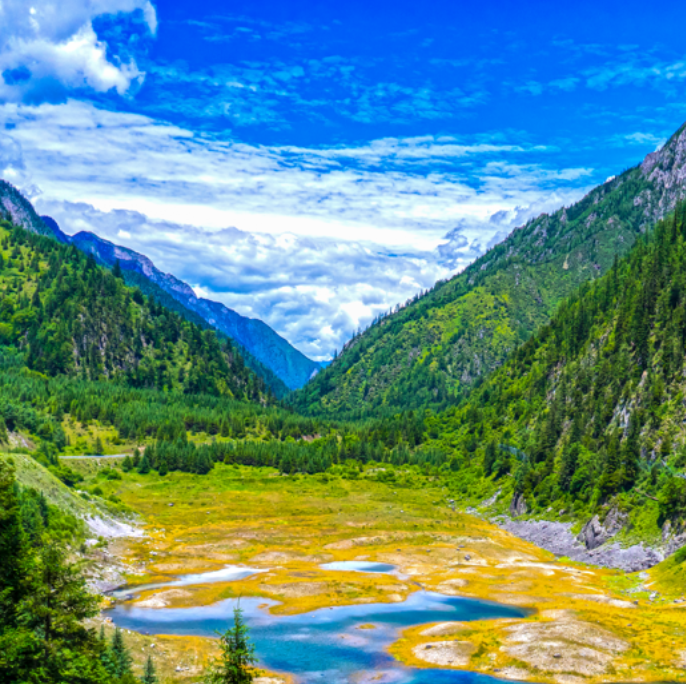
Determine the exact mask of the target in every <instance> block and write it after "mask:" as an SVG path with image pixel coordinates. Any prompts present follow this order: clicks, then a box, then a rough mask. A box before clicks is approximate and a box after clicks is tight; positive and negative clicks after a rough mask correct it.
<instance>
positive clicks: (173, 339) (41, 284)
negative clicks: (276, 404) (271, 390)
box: [0, 222, 268, 401]
mask: <svg viewBox="0 0 686 684" xmlns="http://www.w3.org/2000/svg"><path fill="white" fill-rule="evenodd" d="M0 288H1V294H2V299H1V301H0V344H4V345H10V346H13V347H15V348H17V349H19V350H21V351H23V352H24V354H25V357H26V365H27V367H28V368H30V369H32V370H34V371H38V372H40V373H44V374H46V375H50V376H54V375H59V374H64V375H69V376H73V377H79V378H83V379H87V380H104V379H107V380H110V381H115V382H120V383H123V384H125V385H128V386H130V387H140V388H144V387H149V388H150V387H154V388H157V389H159V390H167V391H179V392H182V393H186V394H191V393H197V392H204V393H208V394H212V395H217V396H229V397H235V398H238V399H249V400H253V401H260V400H266V399H267V396H268V391H267V388H266V386H265V383H264V381H263V380H261V379H260V378H258V377H257V376H256V375H255V374H254V373H253V372H252V371H250V370H249V369H248V368H246V366H245V364H244V362H243V359H242V358H241V356H240V354H239V353H238V352H237V351H236V350H235V349H234V348H233V347H232V345H231V343H230V341H229V340H228V339H223V340H220V339H219V338H218V337H217V335H216V334H215V333H214V332H213V331H211V330H202V329H201V328H200V327H198V326H197V325H194V324H192V323H189V322H188V321H186V320H184V319H183V318H181V316H179V315H177V314H175V313H174V312H171V311H169V310H167V309H165V308H164V307H163V306H161V305H160V304H159V303H157V302H156V301H155V300H154V299H153V298H148V297H145V296H144V295H143V294H142V292H141V291H140V290H139V289H137V288H131V287H128V286H127V285H126V284H125V283H124V281H123V280H122V278H121V275H120V274H117V273H112V272H109V271H107V270H106V269H104V268H102V267H100V266H97V265H96V263H95V261H94V260H93V259H92V257H91V258H88V257H86V256H85V255H83V254H82V253H81V252H79V251H78V250H77V249H76V248H75V247H70V246H65V245H61V244H59V243H57V242H55V241H54V240H52V239H50V238H48V237H43V236H40V235H35V234H33V233H29V232H27V231H25V230H23V229H21V228H16V227H13V226H11V224H9V223H7V222H4V223H2V224H1V225H0Z"/></svg>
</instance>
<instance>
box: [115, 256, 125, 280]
mask: <svg viewBox="0 0 686 684" xmlns="http://www.w3.org/2000/svg"><path fill="white" fill-rule="evenodd" d="M112 275H113V276H114V277H115V278H119V279H120V280H121V279H122V278H123V277H124V276H123V274H122V272H121V264H120V263H119V259H117V260H116V261H115V262H114V266H113V267H112Z"/></svg>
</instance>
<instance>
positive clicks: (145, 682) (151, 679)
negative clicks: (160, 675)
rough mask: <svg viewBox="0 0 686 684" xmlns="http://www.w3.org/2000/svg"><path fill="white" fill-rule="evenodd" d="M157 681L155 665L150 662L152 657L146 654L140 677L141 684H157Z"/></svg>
mask: <svg viewBox="0 0 686 684" xmlns="http://www.w3.org/2000/svg"><path fill="white" fill-rule="evenodd" d="M157 682H158V679H157V673H156V672H155V665H154V664H153V662H152V657H151V656H150V654H148V659H147V660H146V661H145V668H144V669H143V676H142V677H141V684H157Z"/></svg>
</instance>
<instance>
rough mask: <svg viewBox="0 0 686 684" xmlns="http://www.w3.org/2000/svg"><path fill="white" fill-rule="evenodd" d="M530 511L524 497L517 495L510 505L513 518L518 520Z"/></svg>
mask: <svg viewBox="0 0 686 684" xmlns="http://www.w3.org/2000/svg"><path fill="white" fill-rule="evenodd" d="M528 510H529V509H528V508H527V505H526V500H525V499H524V496H523V495H522V494H517V493H515V494H514V496H513V497H512V502H511V503H510V515H511V516H512V517H513V518H518V517H519V516H520V515H525V514H526V512H527V511H528Z"/></svg>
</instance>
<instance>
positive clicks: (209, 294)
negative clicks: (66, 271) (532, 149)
mask: <svg viewBox="0 0 686 684" xmlns="http://www.w3.org/2000/svg"><path fill="white" fill-rule="evenodd" d="M37 206H38V208H39V210H40V211H41V212H42V213H47V214H49V215H51V216H52V217H53V218H55V219H56V220H57V222H58V223H59V224H60V227H61V228H62V229H63V230H64V231H65V232H67V233H69V234H73V233H76V232H78V231H81V230H88V231H91V232H95V233H97V234H98V235H100V236H101V237H104V238H105V239H108V240H111V241H112V242H115V243H117V244H123V245H125V246H127V247H130V248H131V249H135V250H136V251H138V252H141V253H143V254H146V255H147V256H149V257H150V258H151V259H152V260H153V261H154V262H155V264H156V265H157V266H158V268H160V269H161V270H163V271H165V272H171V273H173V274H174V275H176V276H177V277H179V278H181V279H182V280H185V281H186V282H188V283H189V284H190V285H191V286H192V287H193V288H194V290H195V292H196V294H197V295H198V296H201V297H206V298H209V299H213V300H217V301H221V302H222V303H224V304H226V306H229V307H230V308H233V309H235V310H236V311H238V312H239V313H241V314H243V315H246V316H251V317H256V318H260V319H262V320H264V321H265V322H266V323H268V324H269V325H271V326H272V327H273V328H274V329H275V330H277V331H278V332H279V333H280V334H282V335H283V336H285V337H286V338H287V339H289V340H290V341H291V342H292V343H294V344H295V345H296V346H297V347H298V348H299V349H301V350H302V351H303V352H304V353H305V354H307V355H309V356H310V357H311V358H314V359H317V360H323V359H326V358H330V355H331V353H332V352H333V351H334V349H340V348H341V347H342V345H343V343H344V342H345V341H346V340H347V339H348V338H349V337H350V334H351V333H352V332H353V331H355V330H356V329H357V328H358V327H359V326H364V325H366V324H367V323H368V322H369V321H371V320H372V319H373V318H374V317H375V316H376V315H378V314H379V313H382V312H385V311H387V310H388V309H389V308H390V307H391V306H392V305H393V304H395V303H396V302H402V301H405V300H406V299H408V298H409V297H411V296H412V295H414V294H415V293H416V292H417V290H420V289H426V288H429V287H431V286H432V285H433V284H434V283H435V281H436V280H437V279H439V278H441V277H445V276H446V275H448V274H449V272H450V268H449V267H448V266H447V265H446V264H445V263H443V262H442V259H440V255H439V254H438V253H436V252H420V251H417V252H412V253H406V254H403V255H394V254H390V253H389V251H388V250H387V249H386V248H385V246H383V245H373V244H371V243H367V244H364V245H363V244H360V243H358V242H347V241H345V240H342V239H338V240H334V239H328V238H312V237H305V236H299V235H294V234H292V233H282V234H279V235H267V234H263V233H262V234H260V233H247V232H244V231H241V230H238V229H236V228H225V229H222V230H206V229H202V228H198V227H196V226H189V225H182V224H178V223H173V222H170V221H152V220H150V219H149V218H147V217H146V216H144V215H143V214H140V213H138V212H133V211H123V210H117V211H111V212H101V211H98V210H96V209H94V208H93V207H92V206H90V205H88V204H84V203H80V204H76V203H69V202H62V201H54V200H49V199H45V198H40V199H39V200H38V202H37ZM455 257H456V258H457V255H455ZM471 258H473V257H472V256H471V255H467V254H465V255H464V257H463V260H462V266H464V265H466V264H467V263H468V262H469V261H470V260H471ZM455 263H457V261H456V262H455Z"/></svg>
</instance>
